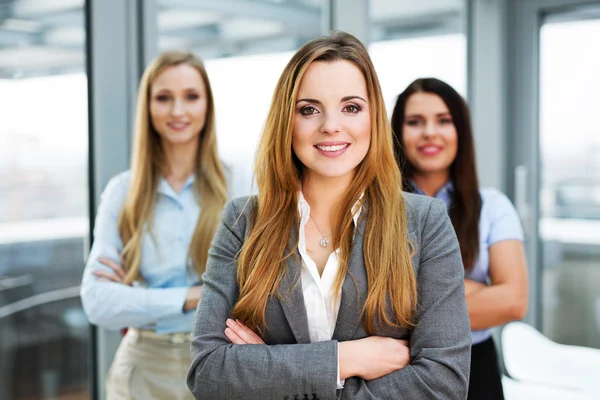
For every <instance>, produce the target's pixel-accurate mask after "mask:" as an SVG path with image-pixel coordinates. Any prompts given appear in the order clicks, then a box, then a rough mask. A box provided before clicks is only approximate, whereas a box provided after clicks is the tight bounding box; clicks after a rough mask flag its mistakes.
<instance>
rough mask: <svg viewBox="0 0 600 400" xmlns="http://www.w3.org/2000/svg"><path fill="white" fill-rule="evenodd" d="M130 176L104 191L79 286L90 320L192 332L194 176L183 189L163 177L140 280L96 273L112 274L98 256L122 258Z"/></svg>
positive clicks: (196, 207)
mask: <svg viewBox="0 0 600 400" xmlns="http://www.w3.org/2000/svg"><path fill="white" fill-rule="evenodd" d="M130 178H131V177H130V173H129V171H127V172H124V173H121V174H119V175H117V176H116V177H114V178H112V179H111V180H110V181H109V182H108V184H107V185H106V188H105V189H104V192H103V193H102V197H101V199H100V206H99V208H98V213H97V215H96V224H95V227H94V244H93V246H92V249H91V252H90V255H89V258H88V261H87V264H86V267H85V271H84V273H83V282H82V284H81V299H82V303H83V309H84V310H85V313H86V314H87V316H88V318H89V320H90V322H91V323H94V324H96V325H99V326H101V327H103V328H106V329H111V330H117V329H121V328H124V327H129V326H132V327H137V328H142V329H152V330H156V332H157V333H158V334H166V333H173V332H189V331H190V330H191V327H192V322H193V319H194V311H189V312H185V313H184V312H183V305H184V302H185V297H186V294H187V291H188V289H189V288H190V286H192V285H194V284H197V283H198V278H197V277H196V276H190V273H189V268H186V265H187V263H188V250H189V246H190V241H191V239H192V236H193V234H194V230H195V227H196V222H197V220H198V216H199V214H200V207H199V205H198V203H197V202H196V199H195V197H194V192H193V185H192V183H193V182H194V177H193V176H192V177H190V178H189V179H188V181H187V182H186V183H185V185H184V187H183V189H182V190H181V191H180V192H179V193H176V192H175V191H174V190H173V189H172V188H171V186H170V185H169V184H168V183H167V181H166V180H165V179H164V178H161V179H160V181H159V184H158V196H157V199H156V207H155V210H154V220H153V224H154V226H153V231H154V235H150V233H148V232H145V233H144V236H143V242H142V260H141V265H140V273H141V276H142V278H143V279H144V282H143V283H142V284H140V285H134V286H127V285H123V284H121V283H114V282H104V281H99V280H98V279H97V277H96V276H95V275H93V274H92V271H94V270H97V269H103V270H105V271H108V272H112V270H111V269H110V268H109V267H107V266H105V265H103V264H101V263H100V262H99V261H98V257H103V258H108V259H110V260H113V261H117V262H118V260H119V254H120V252H121V251H122V250H123V242H122V240H121V237H120V235H119V229H118V217H119V213H120V212H121V209H122V207H123V203H124V200H125V196H126V194H127V190H128V189H129V183H130ZM153 237H154V238H153ZM119 264H120V262H119ZM192 275H193V274H192Z"/></svg>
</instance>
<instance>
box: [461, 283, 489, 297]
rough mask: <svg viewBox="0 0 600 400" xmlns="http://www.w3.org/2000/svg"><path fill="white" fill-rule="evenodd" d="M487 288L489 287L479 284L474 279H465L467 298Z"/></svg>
mask: <svg viewBox="0 0 600 400" xmlns="http://www.w3.org/2000/svg"><path fill="white" fill-rule="evenodd" d="M486 287H487V285H486V284H484V283H481V282H477V281H474V280H472V279H465V296H468V295H470V294H472V293H475V292H478V291H480V290H481V289H484V288H486Z"/></svg>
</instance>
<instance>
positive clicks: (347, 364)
mask: <svg viewBox="0 0 600 400" xmlns="http://www.w3.org/2000/svg"><path fill="white" fill-rule="evenodd" d="M355 342H356V341H355V340H349V341H347V342H340V343H339V345H338V368H339V370H340V379H341V380H344V379H348V378H350V377H353V376H359V371H358V368H359V367H360V362H358V360H356V359H355V354H356V349H355V348H354V346H355Z"/></svg>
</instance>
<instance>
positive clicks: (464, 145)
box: [392, 78, 528, 400]
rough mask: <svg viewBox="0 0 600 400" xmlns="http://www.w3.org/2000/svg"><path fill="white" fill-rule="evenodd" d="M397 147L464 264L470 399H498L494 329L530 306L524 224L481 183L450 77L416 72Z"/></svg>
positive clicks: (399, 106) (398, 115)
mask: <svg viewBox="0 0 600 400" xmlns="http://www.w3.org/2000/svg"><path fill="white" fill-rule="evenodd" d="M392 129H393V131H394V135H395V141H394V146H395V153H396V159H397V161H398V163H399V167H400V169H401V171H402V176H403V178H404V179H405V182H404V183H405V185H403V186H404V187H405V188H407V190H410V191H412V192H415V193H419V194H423V195H427V196H432V197H436V198H439V199H442V200H443V201H444V202H445V203H446V206H447V207H448V213H449V214H450V219H451V221H452V225H453V226H454V229H455V231H456V234H457V237H458V240H459V243H460V251H461V255H462V259H463V264H464V266H465V292H466V296H467V307H468V309H469V318H470V320H471V331H472V341H473V345H472V349H471V376H470V383H469V397H468V399H469V400H473V399H485V400H493V399H503V398H504V397H503V393H502V383H501V376H500V371H499V368H498V359H497V355H496V350H495V347H494V342H493V340H492V332H491V328H493V327H495V326H498V325H502V324H504V323H507V322H509V321H512V320H516V319H521V318H523V316H524V315H525V312H526V310H527V298H528V283H527V265H526V260H525V255H524V249H523V244H522V242H523V231H522V228H521V225H520V221H519V218H518V216H517V213H516V210H515V209H514V207H513V205H512V204H511V202H510V200H508V198H507V197H506V196H505V195H504V194H503V193H501V192H500V191H498V190H496V189H479V185H478V182H477V170H476V166H475V150H474V144H473V134H472V130H471V122H470V116H469V109H468V106H467V104H466V102H465V101H464V99H463V98H462V97H461V96H460V95H459V94H458V93H457V92H456V91H455V90H454V89H453V88H452V87H451V86H450V85H448V84H446V83H445V82H442V81H440V80H438V79H435V78H424V79H417V80H416V81H414V82H413V83H411V84H410V85H409V86H408V87H407V88H406V90H404V92H402V93H401V94H400V96H398V100H397V101H396V105H395V107H394V111H393V114H392Z"/></svg>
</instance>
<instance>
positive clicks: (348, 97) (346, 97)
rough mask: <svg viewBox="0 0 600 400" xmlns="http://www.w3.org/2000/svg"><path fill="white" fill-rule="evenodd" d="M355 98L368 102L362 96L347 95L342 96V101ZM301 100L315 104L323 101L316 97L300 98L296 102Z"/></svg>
mask: <svg viewBox="0 0 600 400" xmlns="http://www.w3.org/2000/svg"><path fill="white" fill-rule="evenodd" d="M354 99H360V100H362V101H364V102H365V103H366V102H367V101H366V100H365V99H363V98H362V97H360V96H345V97H342V102H344V101H349V100H354ZM301 101H305V102H307V103H313V104H321V102H320V101H319V100H315V99H300V100H298V101H297V102H296V104H298V103H300V102H301Z"/></svg>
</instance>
